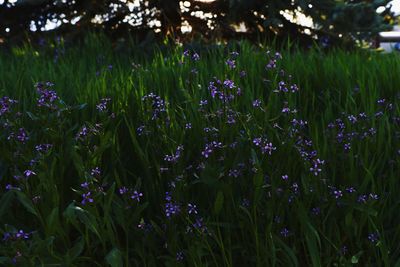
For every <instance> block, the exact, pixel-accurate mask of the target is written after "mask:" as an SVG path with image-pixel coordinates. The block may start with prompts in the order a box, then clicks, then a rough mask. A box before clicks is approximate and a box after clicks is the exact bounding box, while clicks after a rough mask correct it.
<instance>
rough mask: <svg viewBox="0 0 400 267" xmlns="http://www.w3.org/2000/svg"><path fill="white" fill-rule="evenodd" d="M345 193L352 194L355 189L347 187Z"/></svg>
mask: <svg viewBox="0 0 400 267" xmlns="http://www.w3.org/2000/svg"><path fill="white" fill-rule="evenodd" d="M346 191H347V193H350V194H351V193H354V192H356V189H354V187H347V188H346Z"/></svg>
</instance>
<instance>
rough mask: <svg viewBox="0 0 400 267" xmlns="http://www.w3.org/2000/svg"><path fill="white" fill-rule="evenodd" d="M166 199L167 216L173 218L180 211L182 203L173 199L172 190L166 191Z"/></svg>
mask: <svg viewBox="0 0 400 267" xmlns="http://www.w3.org/2000/svg"><path fill="white" fill-rule="evenodd" d="M165 201H166V202H165V216H167V218H171V217H172V216H174V215H178V214H179V213H180V211H181V205H180V204H179V203H176V202H173V201H172V196H171V193H170V192H165Z"/></svg>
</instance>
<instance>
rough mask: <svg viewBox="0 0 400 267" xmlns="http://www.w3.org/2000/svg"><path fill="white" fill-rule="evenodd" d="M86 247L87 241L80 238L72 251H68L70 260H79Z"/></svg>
mask: <svg viewBox="0 0 400 267" xmlns="http://www.w3.org/2000/svg"><path fill="white" fill-rule="evenodd" d="M84 247H85V241H84V240H83V238H82V237H79V238H78V241H76V242H75V245H74V246H73V247H72V248H71V249H70V250H68V256H69V258H70V260H71V261H73V260H75V259H76V258H78V257H79V255H81V254H82V252H83V249H84Z"/></svg>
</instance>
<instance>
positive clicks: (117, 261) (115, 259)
mask: <svg viewBox="0 0 400 267" xmlns="http://www.w3.org/2000/svg"><path fill="white" fill-rule="evenodd" d="M106 261H107V263H108V264H110V266H111V267H121V266H123V264H122V262H123V260H122V253H121V251H120V250H119V249H117V248H113V249H112V250H111V251H110V252H109V253H108V254H107V256H106Z"/></svg>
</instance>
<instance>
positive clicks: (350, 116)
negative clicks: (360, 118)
mask: <svg viewBox="0 0 400 267" xmlns="http://www.w3.org/2000/svg"><path fill="white" fill-rule="evenodd" d="M347 119H348V120H349V121H350V122H351V123H352V124H355V123H356V122H357V118H356V116H354V115H349V116H347Z"/></svg>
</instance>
